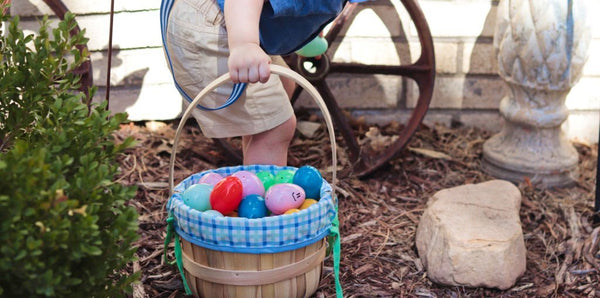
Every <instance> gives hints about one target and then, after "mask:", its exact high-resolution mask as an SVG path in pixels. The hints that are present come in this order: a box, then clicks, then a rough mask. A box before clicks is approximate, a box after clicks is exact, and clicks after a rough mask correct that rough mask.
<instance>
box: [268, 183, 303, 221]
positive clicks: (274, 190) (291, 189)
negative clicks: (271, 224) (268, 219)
mask: <svg viewBox="0 0 600 298" xmlns="http://www.w3.org/2000/svg"><path fill="white" fill-rule="evenodd" d="M305 198H306V195H305V193H304V189H302V187H300V186H298V185H296V184H292V183H280V184H275V185H273V186H271V187H270V188H269V190H268V191H267V193H266V194H265V204H266V205H267V208H268V209H269V210H270V211H271V212H272V213H273V214H275V215H279V214H282V213H284V212H285V211H287V210H289V209H294V208H298V207H300V206H301V205H302V203H303V202H304V199H305Z"/></svg>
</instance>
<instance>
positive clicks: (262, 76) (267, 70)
mask: <svg viewBox="0 0 600 298" xmlns="http://www.w3.org/2000/svg"><path fill="white" fill-rule="evenodd" d="M270 65H271V63H270V61H269V62H267V63H261V64H259V65H258V76H259V79H258V81H260V82H261V83H266V82H267V81H268V80H269V76H271V67H270Z"/></svg>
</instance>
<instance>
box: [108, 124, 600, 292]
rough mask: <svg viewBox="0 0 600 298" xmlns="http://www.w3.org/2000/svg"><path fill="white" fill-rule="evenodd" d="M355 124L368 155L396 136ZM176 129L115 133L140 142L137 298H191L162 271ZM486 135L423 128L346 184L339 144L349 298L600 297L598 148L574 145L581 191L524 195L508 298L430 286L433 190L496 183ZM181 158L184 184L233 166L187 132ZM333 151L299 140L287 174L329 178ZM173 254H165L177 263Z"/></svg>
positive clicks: (136, 154)
mask: <svg viewBox="0 0 600 298" xmlns="http://www.w3.org/2000/svg"><path fill="white" fill-rule="evenodd" d="M308 120H311V121H312V120H315V119H308ZM358 123H359V124H357V125H356V126H355V127H354V128H355V129H356V132H357V133H358V134H360V135H361V136H362V137H361V140H360V142H361V143H364V144H365V146H382V143H385V141H386V140H389V139H390V138H392V137H393V134H394V131H397V129H398V125H397V124H395V123H391V124H389V125H386V126H384V127H376V126H366V125H365V124H364V123H362V124H360V121H359V122H358ZM178 124H179V123H178V122H177V121H172V122H165V123H162V122H146V123H130V124H128V125H123V126H122V128H121V129H120V130H119V131H118V132H117V133H116V134H115V136H116V138H117V139H124V138H126V137H132V138H134V139H135V140H136V141H137V144H136V145H135V147H133V148H130V149H129V150H127V152H126V154H125V155H123V156H122V157H121V158H120V164H121V175H120V177H119V181H120V182H121V183H124V184H128V185H137V186H138V191H137V195H136V197H135V198H134V199H133V200H131V201H130V202H129V204H131V205H133V206H135V208H136V209H137V210H138V211H139V215H140V217H139V235H140V239H139V240H138V241H137V242H136V243H135V245H136V247H137V257H138V259H137V260H136V261H135V262H133V263H132V264H131V265H130V266H129V267H128V268H127V270H129V272H139V273H140V274H141V275H140V278H141V283H139V284H136V285H135V286H134V292H133V295H132V296H133V297H185V294H184V291H183V285H182V282H181V278H180V276H179V272H178V271H177V268H176V267H175V266H171V265H168V264H165V263H164V261H163V253H164V249H163V241H164V236H165V228H166V224H165V219H166V212H165V205H166V202H167V199H168V198H167V197H168V185H167V178H168V164H169V158H170V156H171V151H172V146H173V140H174V135H175V129H176V128H177V125H178ZM355 124H356V123H355ZM365 132H370V133H368V134H367V135H368V136H366V135H365V134H364V133H365ZM374 132H376V133H374ZM374 136H375V137H374ZM490 136H491V135H490V133H489V132H486V131H483V130H481V129H477V128H472V127H456V128H448V127H445V126H435V127H426V126H422V127H421V128H420V129H419V130H418V131H417V132H416V134H415V135H414V136H413V138H412V139H411V141H410V143H409V144H408V146H407V147H406V148H405V149H403V150H402V151H401V152H399V154H398V155H397V156H396V157H395V158H394V159H393V160H392V161H390V162H389V164H388V165H387V166H386V167H384V168H382V169H380V170H378V171H376V172H375V173H373V174H372V175H370V176H368V177H365V178H358V177H355V176H352V175H351V174H350V173H349V169H350V168H351V167H350V165H349V161H348V159H347V157H346V155H345V152H344V150H343V146H344V144H343V141H342V140H339V141H338V147H339V149H338V152H339V166H338V172H339V173H340V175H341V178H340V180H339V182H338V190H337V193H338V196H339V202H340V205H339V210H340V223H341V227H340V229H341V234H342V258H341V282H342V285H343V288H344V296H345V297H403V296H408V297H463V296H477V297H499V296H502V297H548V296H559V297H566V296H570V297H600V265H599V264H600V244H599V242H600V239H599V237H598V236H599V233H600V226H599V225H598V224H594V222H593V220H592V218H593V216H594V198H595V194H594V191H595V185H596V160H597V154H598V145H597V144H594V145H589V144H581V143H576V144H574V145H575V147H576V149H577V151H578V153H579V157H580V161H579V169H580V177H579V179H578V180H577V182H576V183H575V185H573V186H570V187H564V188H556V189H540V188H538V187H536V186H535V185H531V183H528V181H523V182H522V183H520V184H518V187H519V189H520V190H521V192H522V195H523V198H522V204H521V210H520V218H521V221H522V227H523V233H524V239H525V245H526V248H527V270H526V272H525V273H524V275H523V276H522V277H520V278H519V279H518V280H517V282H516V284H515V285H514V286H513V287H512V288H510V289H508V290H504V291H501V290H497V289H487V288H467V287H449V286H443V285H438V284H435V283H432V282H431V281H430V280H429V279H428V278H427V272H426V270H425V269H424V268H423V265H422V263H421V261H420V260H419V257H418V254H417V251H416V247H415V233H416V229H417V226H418V223H419V218H420V216H421V214H422V213H423V211H424V208H425V206H426V203H427V200H428V198H429V197H431V196H432V195H433V194H434V193H436V192H437V191H439V190H442V189H445V188H450V187H454V186H459V185H463V184H470V183H480V182H484V181H488V180H491V179H494V178H493V177H491V176H488V175H487V174H485V173H483V172H482V171H481V166H480V161H481V155H482V145H483V143H484V142H485V141H486V140H487V139H488V138H489V137H490ZM369 143H371V144H369ZM383 146H385V144H383ZM179 148H180V149H179V150H178V152H177V163H176V169H175V173H174V174H175V181H176V183H177V181H181V180H182V179H184V178H186V177H188V176H190V175H191V174H193V173H197V172H201V171H204V170H207V169H213V168H218V167H222V166H228V165H232V163H231V162H232V161H231V160H229V159H228V158H226V157H225V155H224V153H223V150H222V149H221V148H220V147H218V146H216V145H215V144H214V143H213V142H212V140H210V139H207V138H205V137H203V136H202V134H201V132H200V130H199V129H198V128H197V126H196V125H195V123H193V122H191V121H190V122H188V123H186V125H185V128H184V130H183V134H182V138H181V141H180V144H179ZM420 149H425V150H420ZM329 150H330V144H329V142H328V138H327V135H326V133H325V132H324V131H323V130H320V131H318V132H317V134H316V135H315V136H313V137H312V138H307V137H304V136H302V135H298V136H297V137H296V138H295V139H294V140H293V142H292V145H291V147H290V157H289V164H290V165H292V166H302V165H306V164H309V165H312V166H315V167H317V168H318V169H320V170H321V171H322V173H324V176H325V177H326V178H327V177H329V175H330V174H331V161H330V158H328V156H329V154H330V151H329ZM172 250H173V249H172V247H171V248H169V249H168V256H169V259H171V260H172V259H173V251H172ZM315 296H316V297H334V296H335V288H334V279H333V269H332V260H331V258H327V259H326V260H325V269H324V273H323V276H322V280H321V283H320V286H319V289H318V290H317V293H316V294H315Z"/></svg>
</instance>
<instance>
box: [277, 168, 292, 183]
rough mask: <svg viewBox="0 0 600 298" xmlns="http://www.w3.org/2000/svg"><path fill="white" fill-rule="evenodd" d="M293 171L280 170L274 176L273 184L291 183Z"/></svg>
mask: <svg viewBox="0 0 600 298" xmlns="http://www.w3.org/2000/svg"><path fill="white" fill-rule="evenodd" d="M295 172H296V171H294V170H281V171H279V172H277V174H276V175H275V184H279V183H293V179H294V173H295Z"/></svg>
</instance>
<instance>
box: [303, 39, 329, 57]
mask: <svg viewBox="0 0 600 298" xmlns="http://www.w3.org/2000/svg"><path fill="white" fill-rule="evenodd" d="M328 46H329V44H328V43H327V40H326V39H325V38H323V37H321V36H317V37H315V38H314V39H313V40H311V41H310V42H309V43H307V44H306V45H304V46H303V47H302V48H300V49H299V50H297V51H296V54H297V55H299V56H304V57H316V56H320V55H323V54H324V53H325V52H326V51H327V47H328Z"/></svg>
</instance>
